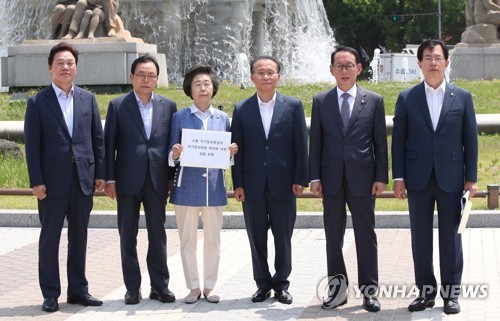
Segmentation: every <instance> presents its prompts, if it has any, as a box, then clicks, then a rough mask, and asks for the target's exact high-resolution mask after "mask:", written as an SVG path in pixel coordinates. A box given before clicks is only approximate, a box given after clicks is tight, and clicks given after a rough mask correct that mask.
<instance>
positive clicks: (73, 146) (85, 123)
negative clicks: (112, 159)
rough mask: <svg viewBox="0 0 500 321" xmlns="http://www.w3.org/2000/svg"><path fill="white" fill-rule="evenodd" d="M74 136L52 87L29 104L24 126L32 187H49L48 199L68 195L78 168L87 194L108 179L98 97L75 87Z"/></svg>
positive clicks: (82, 185) (83, 190) (81, 183)
mask: <svg viewBox="0 0 500 321" xmlns="http://www.w3.org/2000/svg"><path fill="white" fill-rule="evenodd" d="M73 108H74V112H73V134H72V136H70V134H69V131H68V127H67V126H66V122H65V120H64V116H63V113H62V111H61V107H60V106H59V102H58V101H57V97H56V93H55V91H54V88H52V86H48V87H46V88H45V89H43V90H42V91H40V92H39V93H38V94H37V95H35V96H33V97H31V98H30V99H29V100H28V105H27V109H26V116H25V122H24V141H25V144H26V162H27V165H28V173H29V178H30V185H31V187H33V186H37V185H42V184H45V187H46V188H47V197H61V196H63V195H66V194H67V193H68V190H69V186H70V184H71V179H72V174H73V166H74V164H76V168H77V172H78V177H79V181H80V187H81V189H82V192H83V194H85V195H91V194H93V192H94V190H95V179H105V178H106V172H105V166H104V141H103V132H102V123H101V118H100V116H99V109H98V107H97V101H96V99H95V96H94V95H93V94H91V93H90V92H88V91H86V90H84V89H82V88H80V87H77V86H74V95H73Z"/></svg>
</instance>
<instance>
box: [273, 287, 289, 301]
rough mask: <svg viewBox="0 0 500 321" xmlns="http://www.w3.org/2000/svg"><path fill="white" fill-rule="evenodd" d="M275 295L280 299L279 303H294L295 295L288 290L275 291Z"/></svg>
mask: <svg viewBox="0 0 500 321" xmlns="http://www.w3.org/2000/svg"><path fill="white" fill-rule="evenodd" d="M274 297H275V298H276V299H278V302H279V303H283V304H292V302H293V297H292V295H291V294H290V292H288V291H287V290H281V291H274Z"/></svg>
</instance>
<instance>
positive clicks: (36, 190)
mask: <svg viewBox="0 0 500 321" xmlns="http://www.w3.org/2000/svg"><path fill="white" fill-rule="evenodd" d="M46 191H47V190H46V188H45V185H37V186H33V188H32V189H31V192H32V193H33V195H35V196H36V198H38V199H39V200H40V201H41V200H43V199H44V198H46V197H47V194H46Z"/></svg>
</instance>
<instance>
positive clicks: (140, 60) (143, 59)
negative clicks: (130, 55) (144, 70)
mask: <svg viewBox="0 0 500 321" xmlns="http://www.w3.org/2000/svg"><path fill="white" fill-rule="evenodd" d="M149 61H151V62H152V63H154V64H155V67H156V75H157V76H158V75H160V66H159V65H158V61H157V60H156V58H155V57H154V56H151V55H150V54H147V55H144V56H140V57H139V58H137V59H136V60H134V62H133V63H132V67H130V73H131V74H132V75H134V74H135V69H136V68H137V65H138V64H142V63H145V62H149Z"/></svg>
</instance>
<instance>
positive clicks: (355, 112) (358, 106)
mask: <svg viewBox="0 0 500 321" xmlns="http://www.w3.org/2000/svg"><path fill="white" fill-rule="evenodd" d="M356 86H357V85H356ZM365 105H366V92H365V91H364V90H363V88H361V87H359V86H358V90H357V94H356V97H355V98H354V105H353V107H352V112H351V117H350V118H349V124H348V125H347V130H346V131H345V132H346V134H347V132H348V131H349V129H351V127H352V125H353V124H354V123H355V122H356V119H357V118H358V116H359V114H360V113H361V111H362V110H363V108H364V107H365Z"/></svg>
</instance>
